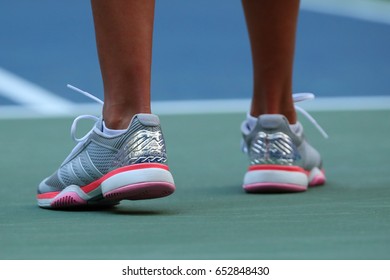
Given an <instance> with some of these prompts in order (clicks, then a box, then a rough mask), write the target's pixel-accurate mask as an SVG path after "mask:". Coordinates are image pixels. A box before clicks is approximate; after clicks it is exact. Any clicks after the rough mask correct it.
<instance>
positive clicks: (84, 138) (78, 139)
mask: <svg viewBox="0 0 390 280" xmlns="http://www.w3.org/2000/svg"><path fill="white" fill-rule="evenodd" d="M66 86H67V87H68V88H70V89H72V90H74V91H76V92H78V93H81V94H83V95H85V96H86V97H88V98H90V99H92V100H93V101H96V102H97V103H99V104H101V105H103V104H104V102H103V101H102V100H100V99H99V98H97V97H96V96H94V95H92V94H90V93H89V92H86V91H83V90H81V89H79V88H77V87H75V86H72V85H69V84H68V85H66ZM82 119H89V120H93V121H95V123H96V122H97V121H98V120H99V118H98V117H96V116H93V115H80V116H78V117H77V118H75V119H74V120H73V123H72V126H71V128H70V135H71V137H72V139H73V141H75V142H76V143H81V142H84V141H85V140H86V139H87V138H88V136H89V134H90V133H91V132H92V130H93V128H92V129H91V130H90V131H89V132H88V133H87V134H85V135H84V136H83V137H81V138H77V137H76V130H77V124H78V122H79V121H80V120H82Z"/></svg>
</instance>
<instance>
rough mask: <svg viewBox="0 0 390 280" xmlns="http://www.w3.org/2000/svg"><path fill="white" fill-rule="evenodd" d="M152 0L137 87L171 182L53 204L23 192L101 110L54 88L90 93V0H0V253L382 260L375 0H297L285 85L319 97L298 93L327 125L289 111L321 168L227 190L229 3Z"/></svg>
mask: <svg viewBox="0 0 390 280" xmlns="http://www.w3.org/2000/svg"><path fill="white" fill-rule="evenodd" d="M156 2H157V3H156V18H155V33H154V50H153V51H154V53H153V65H152V70H153V73H152V99H153V108H155V112H156V113H158V114H160V115H161V120H162V123H163V127H164V133H165V134H166V139H167V147H168V151H169V154H170V159H169V160H170V167H171V169H172V171H173V173H174V175H175V181H176V183H177V187H178V191H177V194H176V193H175V195H173V196H171V197H169V198H167V199H166V200H164V199H163V200H158V201H157V202H150V201H149V202H139V203H134V204H132V202H128V203H127V202H125V203H123V204H121V205H120V206H118V207H117V208H114V209H113V210H107V211H103V212H99V211H91V212H89V211H81V212H78V211H67V212H65V211H47V210H42V209H40V208H38V207H37V206H36V201H35V193H36V187H37V185H38V184H39V182H40V180H42V178H44V177H45V176H48V175H49V174H50V173H51V172H53V171H54V169H55V168H56V167H57V166H58V165H59V164H60V163H61V161H62V160H63V159H64V158H65V156H66V155H67V154H68V153H69V151H70V150H71V149H72V147H73V145H74V143H73V142H72V141H71V140H70V137H69V128H70V124H71V122H72V118H71V117H72V116H74V115H75V114H78V113H80V114H85V113H87V114H88V113H91V112H92V113H96V114H100V110H101V108H100V107H99V105H97V104H94V103H91V101H90V100H89V99H87V98H86V97H84V96H82V95H80V94H77V93H75V92H73V91H71V90H69V89H68V88H66V84H68V83H70V84H73V85H75V86H77V87H80V88H82V89H84V90H86V91H89V92H91V93H93V94H95V95H96V96H97V97H99V98H102V97H103V94H102V82H101V76H100V70H99V64H98V59H97V53H96V48H95V38H94V30H93V21H92V14H91V10H90V3H89V1H80V0H66V1H65V0H57V1H50V0H40V1H30V0H18V1H6V0H0V129H1V131H2V134H1V135H0V140H1V162H0V173H1V174H2V182H3V185H2V186H1V188H0V259H3V260H4V259H5V260H6V259H17V260H20V259H374V260H375V259H390V253H389V252H390V237H389V236H390V225H389V220H390V212H389V201H390V192H389V190H390V189H389V187H390V178H389V172H388V171H389V168H390V165H389V160H388V159H389V151H390V144H389V141H388V138H389V136H390V133H389V132H390V130H389V123H390V117H389V116H390V76H389V75H390V55H389V51H390V17H388V16H387V15H389V14H390V13H389V11H390V3H389V1H380V0H378V1H375V0H372V1H368V0H367V1H365V0H356V1H352V0H343V1H336V0H330V1H319V0H304V1H302V10H301V14H300V18H299V28H298V38H297V47H296V63H295V72H294V91H296V92H314V93H315V94H316V96H317V97H318V99H316V100H315V101H311V102H307V105H305V107H307V108H308V109H310V110H312V112H313V115H314V116H315V117H316V118H317V120H318V121H319V123H321V124H323V127H324V128H325V129H326V130H327V131H328V134H329V135H330V139H329V140H324V139H322V138H321V136H320V135H319V134H318V133H317V132H316V131H315V129H313V126H311V124H310V123H308V122H307V121H306V120H305V119H303V120H302V122H303V123H304V125H305V131H306V132H307V134H308V135H310V137H309V138H310V139H312V140H313V142H315V144H316V147H318V149H319V150H320V151H321V152H322V154H323V157H324V162H325V166H326V169H327V173H328V178H329V181H328V183H327V185H326V186H324V187H320V188H317V189H314V190H310V191H308V192H305V193H304V194H299V195H275V194H272V195H265V196H261V195H254V196H250V195H246V194H244V193H243V191H242V188H241V184H242V176H243V174H244V172H245V170H246V168H247V159H246V158H245V157H244V156H243V155H242V154H241V152H240V149H239V142H240V137H241V136H240V130H239V126H240V123H241V121H242V119H243V118H244V117H245V113H246V110H247V109H248V106H249V99H250V96H251V91H252V66H251V58H250V49H249V42H248V36H247V32H246V27H245V21H244V16H243V12H242V9H241V3H240V1H237V0H226V1H221V0H189V1H181V0H171V1H156ZM178 113H181V115H180V116H177V115H175V114H178ZM184 113H186V114H184ZM200 113H203V114H200ZM216 113H219V114H216ZM189 127H190V128H191V129H189ZM178 131H179V132H180V133H177V132H178ZM183 131H184V132H186V133H184V134H183V133H182V132H183ZM205 135H206V136H207V137H205ZM210 139H212V141H210V142H207V141H209V140H210ZM188 147H191V149H189V148H188ZM227 151H228V152H227ZM230 151H231V152H230ZM0 274H1V273H0ZM51 276H52V275H51Z"/></svg>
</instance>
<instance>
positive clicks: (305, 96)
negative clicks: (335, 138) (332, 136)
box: [293, 92, 329, 138]
mask: <svg viewBox="0 0 390 280" xmlns="http://www.w3.org/2000/svg"><path fill="white" fill-rule="evenodd" d="M314 98H315V95H314V94H313V93H310V92H302V93H294V94H293V100H294V102H301V101H306V100H312V99H314ZM294 107H295V110H297V111H299V112H300V113H302V115H304V116H305V117H306V118H307V119H308V120H309V121H310V122H311V123H312V124H313V125H314V126H315V127H316V128H317V129H318V131H319V132H320V133H321V134H322V136H324V138H329V136H328V134H327V133H326V132H325V130H324V129H323V128H322V127H321V126H320V125H319V124H318V123H317V121H316V120H315V119H314V118H313V117H312V116H311V115H310V114H309V113H308V112H307V111H306V110H305V109H303V108H301V107H299V106H297V105H295V106H294Z"/></svg>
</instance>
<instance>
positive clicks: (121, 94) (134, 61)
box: [37, 0, 175, 208]
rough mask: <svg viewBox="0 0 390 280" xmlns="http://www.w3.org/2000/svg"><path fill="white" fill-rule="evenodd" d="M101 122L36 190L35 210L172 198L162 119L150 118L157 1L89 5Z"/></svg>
mask: <svg viewBox="0 0 390 280" xmlns="http://www.w3.org/2000/svg"><path fill="white" fill-rule="evenodd" d="M91 3H92V11H93V17H94V24H95V31H96V43H97V49H98V55H99V61H100V67H101V73H102V78H103V84H104V106H103V114H102V115H103V116H102V117H101V118H98V119H97V120H96V124H95V126H94V127H93V129H92V130H91V131H90V132H89V133H88V135H86V136H85V137H84V138H83V139H81V140H80V141H79V142H80V143H79V144H78V145H77V146H76V147H75V148H74V149H73V151H72V152H71V153H70V155H69V156H68V157H67V158H66V159H65V161H64V162H63V163H62V164H61V166H60V168H59V169H58V170H57V171H55V172H54V174H53V175H51V176H49V177H48V178H46V179H45V180H43V181H42V182H41V184H40V185H39V187H38V194H37V200H38V205H39V206H41V207H45V208H63V207H66V208H69V207H77V206H84V205H106V204H116V203H118V202H119V201H120V200H122V199H130V200H137V199H151V198H158V197H163V196H167V195H169V194H171V193H172V192H173V191H174V190H175V185H174V181H173V178H172V175H171V173H170V171H169V168H168V165H167V155H166V148H165V142H164V137H163V134H162V131H161V126H160V121H159V118H158V117H157V116H155V115H152V114H150V113H151V111H150V79H151V53H152V35H153V21H154V4H155V3H154V0H143V1H105V0H92V1H91Z"/></svg>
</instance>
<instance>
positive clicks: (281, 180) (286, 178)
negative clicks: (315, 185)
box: [244, 170, 309, 187]
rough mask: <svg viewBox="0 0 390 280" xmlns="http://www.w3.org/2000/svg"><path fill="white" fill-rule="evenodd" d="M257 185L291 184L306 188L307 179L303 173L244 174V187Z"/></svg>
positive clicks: (268, 171)
mask: <svg viewBox="0 0 390 280" xmlns="http://www.w3.org/2000/svg"><path fill="white" fill-rule="evenodd" d="M258 183H275V184H292V185H299V186H304V187H306V186H307V185H308V184H309V179H308V177H307V175H306V174H305V173H303V172H294V171H284V170H252V171H248V172H247V173H246V174H245V177H244V185H250V184H258Z"/></svg>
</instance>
